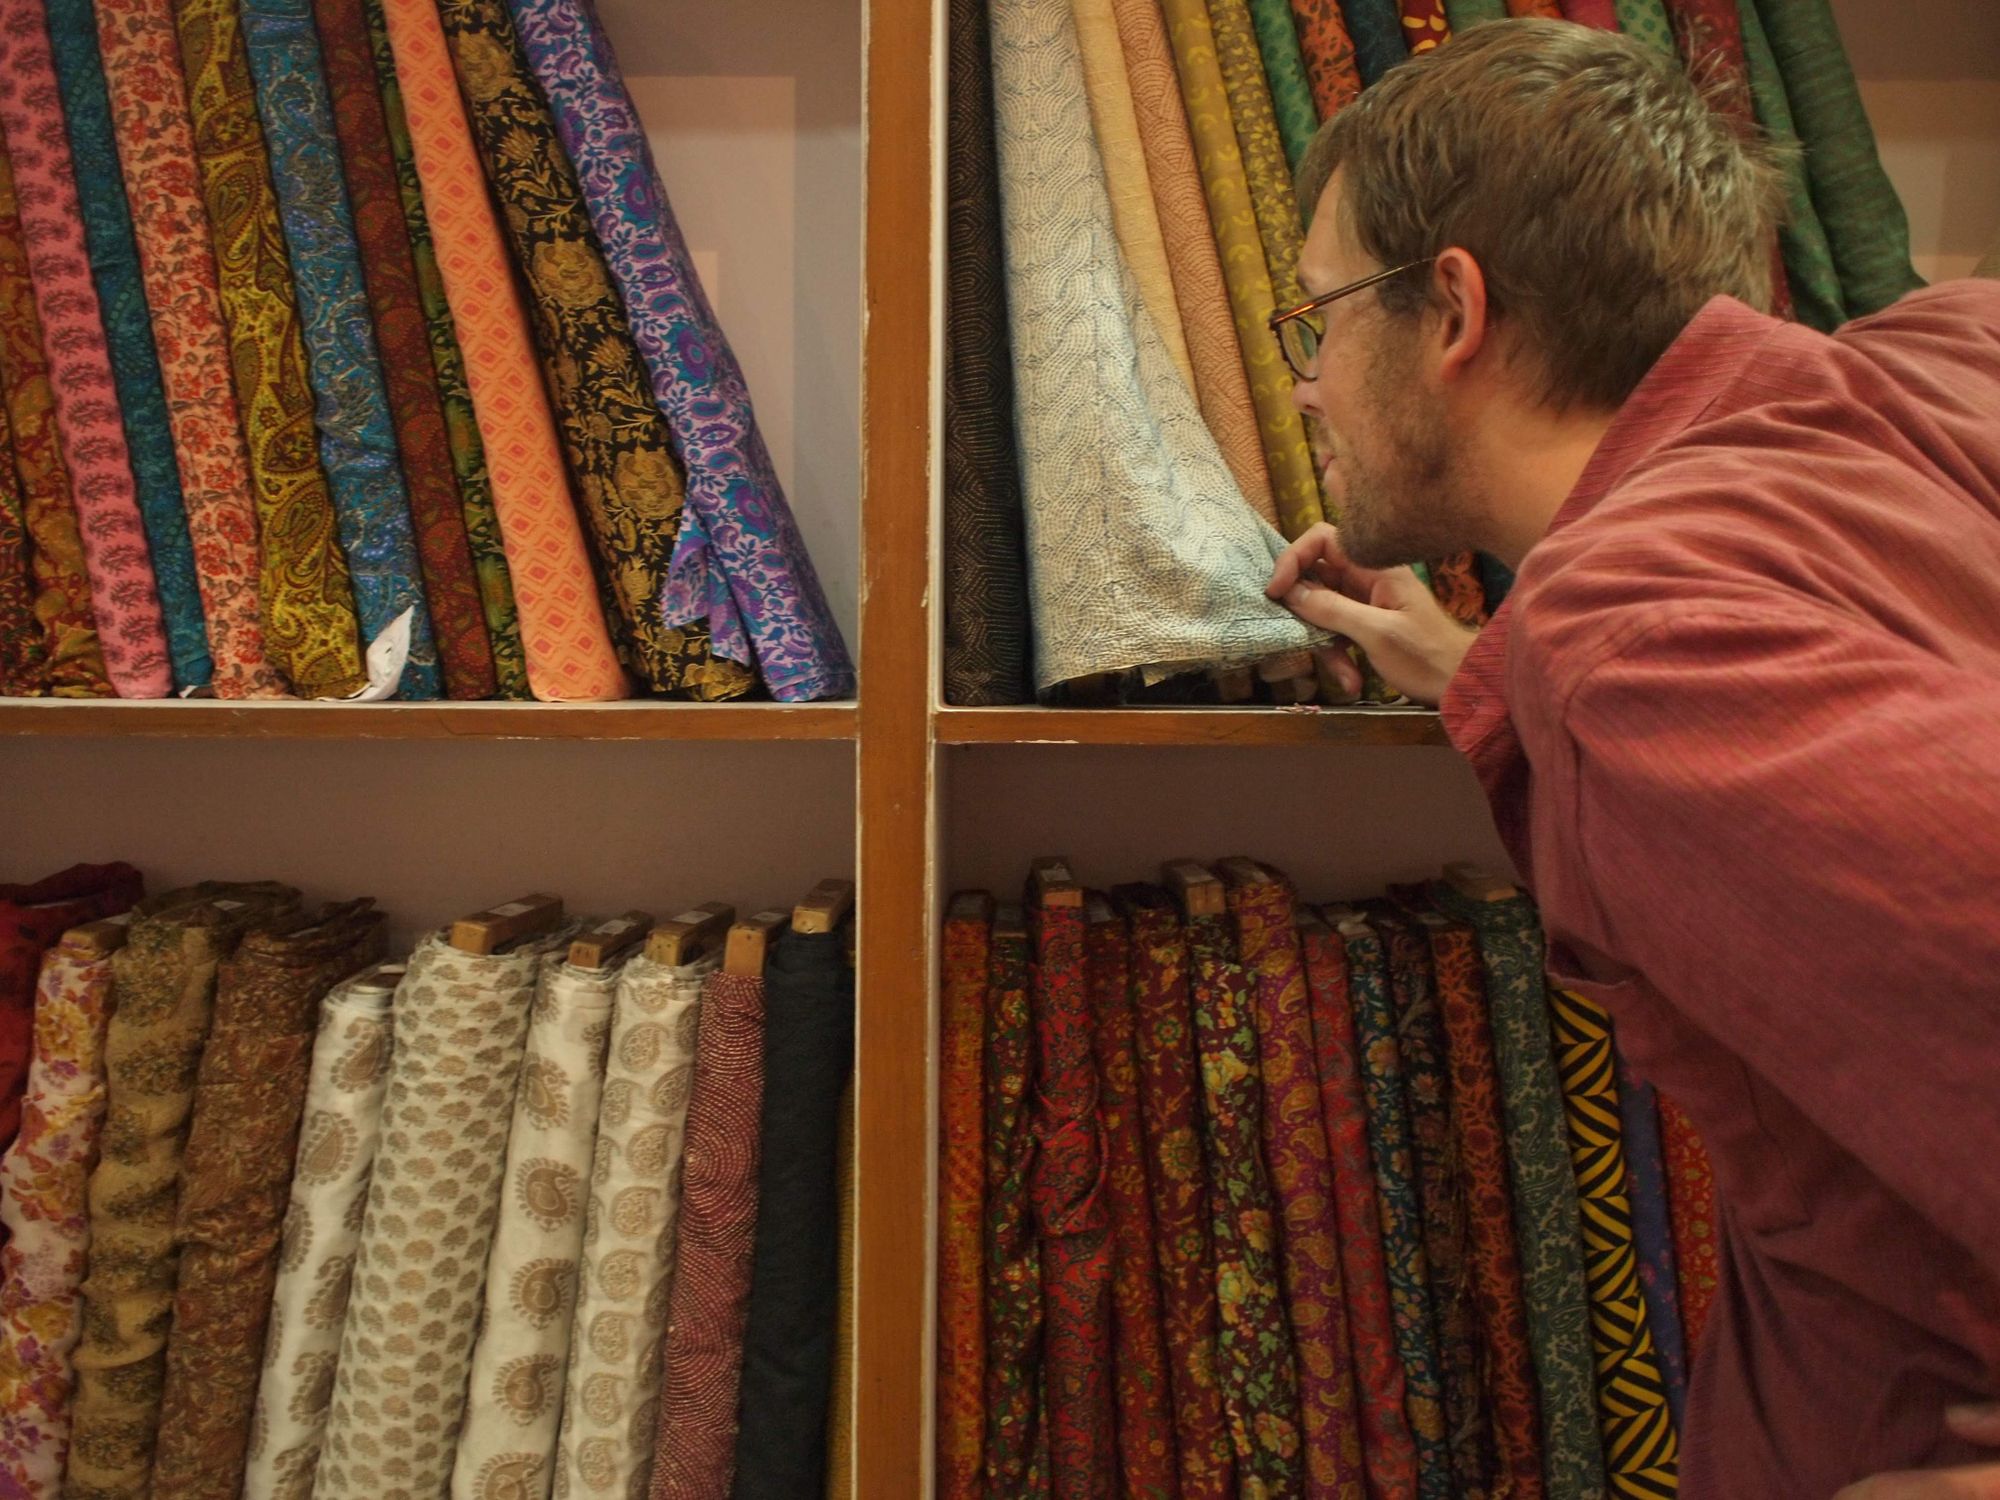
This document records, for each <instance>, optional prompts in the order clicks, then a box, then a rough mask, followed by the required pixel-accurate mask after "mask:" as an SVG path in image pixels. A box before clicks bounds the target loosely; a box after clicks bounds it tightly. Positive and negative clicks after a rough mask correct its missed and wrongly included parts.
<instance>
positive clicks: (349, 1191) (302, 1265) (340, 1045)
mask: <svg viewBox="0 0 2000 1500" xmlns="http://www.w3.org/2000/svg"><path fill="white" fill-rule="evenodd" d="M402 974H403V968H402V966H401V965H399V964H398V965H385V966H384V967H382V968H380V969H377V970H374V971H372V972H370V973H367V974H363V975H360V976H358V977H357V978H354V979H351V980H348V981H347V982H346V983H345V984H341V985H338V986H336V987H335V988H334V989H333V991H332V992H331V993H330V994H328V995H327V997H326V999H325V1001H324V1002H322V1004H321V1005H320V1009H319V1031H318V1034H317V1036H316V1037H315V1038H314V1040H313V1052H312V1070H311V1073H310V1075H309V1078H308V1082H307V1084H306V1103H305V1115H304V1123H303V1125H302V1127H301V1128H300V1131H299V1150H298V1157H297V1160H296V1162H295V1164H294V1166H293V1170H292V1191H291V1202H290V1204H289V1205H288V1206H287V1208H286V1210H285V1227H284V1233H283V1236H282V1238H281V1239H280V1241H279V1254H278V1279H277V1283H276V1285H275V1286H274V1287H273V1289H272V1294H271V1326H270V1332H269V1335H268V1336H267V1337H266V1339H265V1341H264V1369H263V1376H262V1379H261V1381H260V1382H259V1384H258V1387H257V1406H256V1414H255V1416H254V1417H253V1418H252V1419H251V1422H250V1448H249V1454H248V1459H249V1462H248V1465H247V1467H246V1469H245V1473H244V1482H243V1492H244V1493H245V1494H246V1495H259V1496H268V1497H270V1500H310V1497H311V1495H312V1488H313V1473H314V1471H315V1470H316V1469H317V1468H318V1467H319V1451H320V1440H321V1438H322V1436H323V1435H324V1433H325V1431H326V1413H327V1407H328V1406H329V1405H330V1404H331V1403H332V1401H333V1372H334V1366H335V1364H336V1363H337V1362H338V1361H339V1358H340V1335H341V1329H342V1326H343V1325H344V1324H345V1322H346V1319H347V1298H348V1293H349V1290H350V1289H351V1287H352V1284H353V1279H354V1252H355V1249H356V1248H357V1247H358V1246H359V1245H360V1243H361V1217H362V1213H363V1211H364V1210H365V1209H366V1208H367V1205H368V1178H369V1175H370V1173H372V1172H373V1171H374V1168H375V1152H376V1149H377V1147H378V1146H379V1145H380V1144H381V1140H382V1095H383V1094H384V1093H385V1092H386V1091H387V1090H388V1087H389V1059H390V1055H391V1053H392V1052H393V1051H394V1049H395V1030H394V1027H393V1025H392V1023H391V1019H390V1014H389V1006H390V1002H391V1001H392V1000H393V999H394V998H395V994H396V981H397V980H398V979H400V978H401V977H402Z"/></svg>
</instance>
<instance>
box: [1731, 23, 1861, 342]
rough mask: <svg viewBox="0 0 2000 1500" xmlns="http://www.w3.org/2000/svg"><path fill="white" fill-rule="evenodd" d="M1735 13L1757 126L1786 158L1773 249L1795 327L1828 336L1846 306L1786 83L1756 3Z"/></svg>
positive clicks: (1841, 320) (1840, 320)
mask: <svg viewBox="0 0 2000 1500" xmlns="http://www.w3.org/2000/svg"><path fill="white" fill-rule="evenodd" d="M1736 9H1737V14H1738V15H1740V16H1741V17H1742V18H1743V54H1744V57H1745V60H1746V61H1747V62H1748V63H1749V65H1750V97H1751V100H1752V102H1753V103H1754V104H1755V106H1756V109H1757V123H1758V124H1759V125H1761V126H1763V127H1764V132H1765V134H1767V135H1768V136H1770V137H1771V139H1772V140H1774V141H1776V142H1777V143H1778V144H1779V145H1781V146H1784V147H1786V148H1788V150H1789V153H1790V154H1789V156H1788V157H1787V159H1786V162H1785V222H1784V223H1783V224H1782V225H1780V226H1779V229H1778V243H1779V245H1780V246H1781V247H1782V248H1783V250H1784V252H1785V281H1786V282H1787V284H1789V285H1790V287H1791V289H1792V311H1793V312H1795V313H1796V314H1797V315H1798V318H1799V321H1800V322H1802V323H1807V324H1810V325H1811V326H1812V327H1814V328H1817V329H1819V330H1820V332H1822V333H1831V332H1832V331H1833V330H1834V329H1836V328H1838V327H1839V326H1840V325H1841V324H1842V323H1845V322H1846V321H1847V304H1846V303H1845V302H1844V301H1843V300H1842V299H1841V295H1840V275H1839V273H1838V272H1837V271H1835V270H1834V267H1833V251H1832V249H1831V248H1830V247H1829V246H1828V244H1827V242H1826V227H1825V226H1824V225H1823V224H1821V223H1820V221H1819V210H1817V209H1816V208H1814V207H1813V200H1812V190H1811V188H1810V187H1808V186H1807V184H1806V159H1805V154H1804V153H1803V152H1802V151H1800V150H1799V132H1798V128H1797V126H1796V125H1795V124H1794V123H1793V121H1792V105H1791V101H1790V100H1789V99H1787V98H1786V97H1785V80H1784V79H1783V78H1782V77H1781V76H1780V75H1779V73H1778V60H1777V58H1775V57H1773V56H1772V55H1771V39H1770V38H1769V37H1768V36H1766V35H1765V34H1764V23H1763V21H1762V20H1761V19H1759V17H1758V15H1757V6H1756V3H1755V0H1737V6H1736Z"/></svg>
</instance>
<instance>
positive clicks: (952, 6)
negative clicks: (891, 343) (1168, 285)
mask: <svg viewBox="0 0 2000 1500" xmlns="http://www.w3.org/2000/svg"><path fill="white" fill-rule="evenodd" d="M945 26H946V33H947V35H946V56H945V71H946V76H947V85H946V89H945V112H946V113H945V164H944V173H945V334H944V336H945V350H944V696H945V701H947V702H949V703H955V704H959V705H961V706H966V707H979V706H982V705H988V704H997V703H1025V702H1027V701H1029V700H1030V699H1031V698H1032V697H1033V696H1034V694H1033V691H1032V689H1031V688H1030V686H1029V680H1028V655H1029V650H1030V630H1029V623H1028V563H1027V555H1026V553H1025V552H1024V550H1023V541H1022V527H1023V525H1024V521H1023V517H1022V511H1021V468H1020V456H1019V453H1018V452H1017V450H1016V449H1015V446H1014V372H1013V368H1012V366H1011V364H1010V362H1009V361H1010V353H1009V351H1010V348H1011V345H1010V342H1009V337H1008V331H1007V286H1006V281H1005V277H1004V273H1003V271H1002V269H1001V261H1000V163H999V157H998V156H997V154H996V150H997V148H996V146H995V144H994V139H993V66H992V62H991V41H990V37H989V34H988V29H987V15H986V0H948V6H947V11H946V21H945ZM1164 227H1165V225H1164V224H1163V225H1162V228H1163V229H1164ZM1177 290H1178V288H1177Z"/></svg>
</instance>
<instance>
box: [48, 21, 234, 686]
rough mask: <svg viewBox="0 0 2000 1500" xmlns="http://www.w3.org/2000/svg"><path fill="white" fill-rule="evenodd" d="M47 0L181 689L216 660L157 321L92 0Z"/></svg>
mask: <svg viewBox="0 0 2000 1500" xmlns="http://www.w3.org/2000/svg"><path fill="white" fill-rule="evenodd" d="M45 3H46V21H47V25H48V30H49V48H50V52H51V54H52V56H53V58H54V61H55V68H56V84H57V87H58V89H59V91H60V93H61V98H62V112H63V120H64V123H65V124H66V125H67V126H68V130H69V147H70V155H71V158H72V160H73V162H74V163H75V168H76V192H77V199H78V201H79V205H80V206H81V208H82V210H83V231H84V240H85V243H86V244H87V246H88V248H89V253H90V277H91V281H92V282H93V284H95V286H96V288H97V300H98V304H99V307H100V309H101V310H102V313H103V318H104V337H105V343H106V346H107V351H106V352H107V353H108V355H109V357H110V360H111V378H112V382H113V386H114V388H115V390H116V392H117V397H118V408H119V412H120V414H121V415H122V417H123V419H124V421H123V428H124V433H125V442H126V446H127V447H128V448H129V450H130V453H131V462H132V482H133V487H134V496H135V498H136V500H137V501H138V505H139V519H140V522H141V523H142V524H143V525H144V527H145V532H146V549H147V553H148V555H149V556H150V558H151V561H152V566H153V583H154V587H155V588H157V589H158V591H159V598H160V613H161V617H162V621H163V623H164V625H165V628H166V634H167V655H168V660H169V665H170V667H171V670H172V672H173V680H174V686H175V687H176V688H200V687H206V686H208V682H209V678H210V677H211V676H213V675H214V670H215V668H214V662H213V661H212V660H211V659H210V657H209V654H208V637H207V635H206V633H205V632H204V630H203V627H202V618H201V591H200V589H199V588H197V586H196V584H195V572H194V547H193V544H192V543H191V542H190V541H189V539H188V520H187V512H186V510H185V508H184V507H183V505H182V500H181V476H180V471H179V470H178V469H177V468H176V467H175V461H174V439H173V429H172V428H171V426H169V424H168V421H167V400H166V394H165V392H164V391H163V390H162V388H161V385H160V360H159V355H158V353H157V352H156V350H155V348H154V345H153V325H152V322H151V319H150V318H149V317H148V315H147V309H146V294H145V289H144V287H143V285H142V284H141V282H140V278H139V251H138V246H137V244H136V243H135V242H134V240H133V236H132V212H131V209H130V208H128V207H127V206H126V192H125V180H124V177H123V175H122V174H121V172H120V170H119V164H118V147H117V143H116V141H115V140H114V139H113V137H112V130H111V100H110V96H109V94H108V93H107V92H106V89H105V82H104V63H103V60H102V58H100V57H99V55H98V50H97V23H96V19H95V16H94V14H93V11H92V8H91V4H90V0H45Z"/></svg>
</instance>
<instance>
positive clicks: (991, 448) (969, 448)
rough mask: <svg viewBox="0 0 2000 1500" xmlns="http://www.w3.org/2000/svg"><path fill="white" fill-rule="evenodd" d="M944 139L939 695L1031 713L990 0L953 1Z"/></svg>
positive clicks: (967, 704)
mask: <svg viewBox="0 0 2000 1500" xmlns="http://www.w3.org/2000/svg"><path fill="white" fill-rule="evenodd" d="M947 25H948V28H949V33H950V50H949V55H948V60H947V68H948V87H947V89H946V98H947V100H948V101H949V102H948V104H947V106H946V127H945V363H944V549H945V550H944V695H945V701H946V702H947V703H953V704H957V705H959V706H961V707H984V706H987V705H991V704H996V703H1027V702H1029V701H1031V700H1032V698H1033V696H1034V695H1033V691H1032V689H1031V687H1030V685H1029V683H1030V678H1029V665H1030V651H1031V646H1030V640H1029V633H1028V563H1027V551H1026V545H1025V543H1024V541H1023V531H1022V526H1023V522H1022V516H1021V469H1020V462H1019V459H1018V457H1017V455H1016V452H1015V448H1014V375H1013V369H1012V365H1011V355H1010V352H1009V344H1008V341H1007V283H1006V276H1005V272H1004V270H1003V268H1002V265H1001V258H1000V256H1001V252H1000V159H999V152H998V148H997V147H996V146H995V144H994V139H993V70H992V64H991V60H990V43H989V39H988V36H987V28H986V0H951V3H950V7H949V18H948V22H947Z"/></svg>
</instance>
